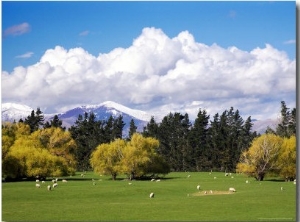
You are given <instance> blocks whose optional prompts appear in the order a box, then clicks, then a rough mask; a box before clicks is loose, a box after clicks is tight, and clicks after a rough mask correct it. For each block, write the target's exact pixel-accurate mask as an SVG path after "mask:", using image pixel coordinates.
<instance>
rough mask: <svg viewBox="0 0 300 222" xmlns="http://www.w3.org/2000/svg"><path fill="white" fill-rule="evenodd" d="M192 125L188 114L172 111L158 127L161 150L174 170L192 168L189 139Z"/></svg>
mask: <svg viewBox="0 0 300 222" xmlns="http://www.w3.org/2000/svg"><path fill="white" fill-rule="evenodd" d="M190 126H191V124H190V121H189V118H188V114H185V115H181V114H180V113H175V114H172V113H170V114H169V115H168V116H165V117H164V118H163V120H162V122H161V124H160V125H159V127H158V136H157V138H158V139H159V141H160V147H159V152H160V154H161V155H162V156H163V157H164V158H165V160H166V161H167V162H168V163H169V164H170V167H171V169H172V170H173V171H185V170H188V169H189V168H190V166H189V163H190V160H189V158H190V157H191V155H190V146H189V145H188V140H187V138H188V132H189V130H190Z"/></svg>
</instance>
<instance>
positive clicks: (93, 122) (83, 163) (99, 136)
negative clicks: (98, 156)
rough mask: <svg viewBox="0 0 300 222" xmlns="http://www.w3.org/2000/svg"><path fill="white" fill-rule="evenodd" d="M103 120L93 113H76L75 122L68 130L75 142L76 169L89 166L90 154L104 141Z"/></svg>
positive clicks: (83, 168)
mask: <svg viewBox="0 0 300 222" xmlns="http://www.w3.org/2000/svg"><path fill="white" fill-rule="evenodd" d="M104 125H105V122H104V121H100V120H97V119H96V116H95V114H94V113H90V114H88V113H85V114H84V116H82V115H78V119H77V120H76V122H75V124H74V125H73V126H71V127H70V129H69V131H70V133H71V136H72V138H73V139H74V140H75V142H76V144H77V151H76V161H77V170H80V171H85V170H88V169H89V168H90V155H91V153H92V152H93V151H94V150H95V148H96V147H97V146H98V145H100V144H102V143H105V142H110V141H109V140H108V141H107V139H106V138H105V136H106V135H105V132H104V128H105V126H104Z"/></svg>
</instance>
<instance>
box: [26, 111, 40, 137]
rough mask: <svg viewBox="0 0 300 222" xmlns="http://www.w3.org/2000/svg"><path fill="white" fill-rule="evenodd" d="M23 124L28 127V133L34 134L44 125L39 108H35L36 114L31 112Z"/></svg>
mask: <svg viewBox="0 0 300 222" xmlns="http://www.w3.org/2000/svg"><path fill="white" fill-rule="evenodd" d="M24 123H25V124H27V125H29V127H30V131H31V132H34V131H36V130H38V129H39V128H40V127H41V126H43V125H44V115H43V113H42V111H41V110H40V108H37V110H36V112H35V111H34V110H32V111H31V114H30V115H29V116H28V117H27V118H25V121H24Z"/></svg>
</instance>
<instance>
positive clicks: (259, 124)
mask: <svg viewBox="0 0 300 222" xmlns="http://www.w3.org/2000/svg"><path fill="white" fill-rule="evenodd" d="M32 110H36V109H33V108H31V107H29V106H26V105H21V104H15V103H3V104H2V122H6V121H8V122H13V121H14V120H15V121H19V120H20V119H21V118H22V119H23V120H24V119H25V118H26V117H27V116H29V115H30V114H31V111H32ZM85 112H87V113H91V112H93V113H94V114H95V116H96V118H97V119H98V120H107V119H108V118H109V117H110V116H111V115H112V116H113V117H114V118H117V117H118V116H120V115H121V116H123V122H124V123H125V126H124V128H123V134H124V136H126V135H128V132H129V125H130V121H131V119H133V120H134V123H135V125H136V126H137V131H139V132H141V131H142V130H143V127H144V126H146V125H147V123H148V122H149V121H150V119H151V117H152V116H154V118H155V120H156V122H160V121H161V117H162V116H164V115H162V114H160V115H159V116H156V115H151V114H150V113H147V112H145V111H141V110H135V109H130V108H128V107H126V106H123V105H121V104H118V103H115V102H112V101H107V102H103V103H100V104H98V105H84V106H79V107H75V108H73V109H70V110H68V111H66V112H64V113H59V114H46V113H44V117H45V121H49V120H51V119H52V118H53V117H54V115H58V117H59V119H60V120H62V122H63V125H64V126H65V127H67V128H69V127H70V126H72V125H74V123H75V121H76V120H77V119H78V115H79V114H81V115H84V113H85ZM165 115H168V113H166V114H165ZM191 121H192V122H193V120H191ZM277 124H278V120H274V119H267V120H255V121H253V127H252V130H253V131H256V132H257V133H261V134H262V133H264V132H265V130H266V129H267V127H268V126H269V127H271V128H272V129H275V128H276V126H277Z"/></svg>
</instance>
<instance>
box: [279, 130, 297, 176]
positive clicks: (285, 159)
mask: <svg viewBox="0 0 300 222" xmlns="http://www.w3.org/2000/svg"><path fill="white" fill-rule="evenodd" d="M296 159H297V154H296V136H291V137H290V138H284V139H283V143H282V149H281V153H280V156H279V160H278V162H279V174H280V176H282V177H283V178H285V180H286V181H288V180H294V179H295V178H296Z"/></svg>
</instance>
